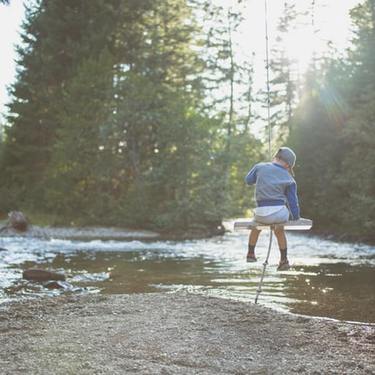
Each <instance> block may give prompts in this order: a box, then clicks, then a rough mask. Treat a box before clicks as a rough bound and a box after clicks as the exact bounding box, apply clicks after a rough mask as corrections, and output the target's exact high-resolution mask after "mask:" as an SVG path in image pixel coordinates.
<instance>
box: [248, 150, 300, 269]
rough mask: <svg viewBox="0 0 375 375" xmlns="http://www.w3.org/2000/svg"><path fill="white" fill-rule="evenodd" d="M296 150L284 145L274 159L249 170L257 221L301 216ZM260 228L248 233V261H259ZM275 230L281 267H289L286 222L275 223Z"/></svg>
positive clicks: (273, 221) (267, 222)
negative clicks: (295, 173) (295, 167)
mask: <svg viewBox="0 0 375 375" xmlns="http://www.w3.org/2000/svg"><path fill="white" fill-rule="evenodd" d="M295 163H296V154H295V153H294V152H293V150H291V149H290V148H289V147H281V148H280V149H279V150H278V151H277V153H276V155H275V157H274V159H273V160H272V162H270V163H258V164H256V165H255V166H254V167H253V168H252V169H251V170H250V172H249V173H248V174H247V176H246V178H245V181H246V183H247V184H248V185H254V184H255V200H256V203H257V207H256V209H255V217H254V219H255V221H257V222H259V223H262V224H280V223H285V222H286V221H288V220H289V219H290V220H298V219H299V218H300V210H299V205H298V197H297V184H296V181H295V180H294V178H293V176H294V173H293V167H294V165H295ZM259 233H260V230H259V229H252V230H251V232H250V235H249V245H248V253H247V257H246V259H247V261H248V262H256V261H257V259H256V257H255V252H254V249H255V246H256V243H257V241H258V237H259ZM274 233H275V236H276V238H277V242H278V245H279V249H280V263H279V266H278V268H277V270H278V271H284V270H287V269H289V261H288V255H287V241H286V236H285V232H284V228H283V226H275V227H274Z"/></svg>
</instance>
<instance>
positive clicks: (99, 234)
mask: <svg viewBox="0 0 375 375" xmlns="http://www.w3.org/2000/svg"><path fill="white" fill-rule="evenodd" d="M233 220H234V219H231V220H224V221H223V225H222V226H221V227H218V228H214V229H207V228H206V229H204V228H201V229H187V230H176V231H169V232H163V231H160V232H157V231H153V230H147V229H139V228H121V227H107V226H48V225H30V227H29V229H28V230H27V231H26V232H19V231H16V230H14V229H5V230H2V231H0V238H1V237H16V236H21V237H29V238H46V239H48V238H54V239H67V240H82V241H90V240H118V241H121V240H124V241H131V240H140V241H153V240H174V241H179V240H188V239H202V238H209V237H213V236H217V235H223V234H224V233H225V232H226V231H231V230H233V228H232V222H233ZM5 224H6V221H4V220H3V221H0V227H3V226H4V225H5ZM299 233H302V234H305V235H307V236H313V237H319V238H321V239H327V240H332V241H336V242H349V243H363V244H367V245H375V238H360V237H357V236H349V235H346V234H338V233H336V234H334V233H330V232H327V231H325V230H323V229H316V228H315V227H314V226H313V228H312V229H311V230H309V231H302V232H299Z"/></svg>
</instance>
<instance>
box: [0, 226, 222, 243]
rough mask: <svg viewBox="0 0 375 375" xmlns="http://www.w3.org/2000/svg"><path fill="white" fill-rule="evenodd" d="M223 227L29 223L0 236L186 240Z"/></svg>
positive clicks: (206, 236) (3, 232) (205, 235)
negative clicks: (164, 229)
mask: <svg viewBox="0 0 375 375" xmlns="http://www.w3.org/2000/svg"><path fill="white" fill-rule="evenodd" d="M224 232H225V230H224V228H217V229H215V230H209V229H187V230H186V231H183V230H180V231H175V232H156V231H152V230H146V229H132V228H118V227H104V226H103V227H102V226H100V227H99V226H88V227H67V226H66V227H64V226H56V227H55V226H38V225H30V227H29V229H28V230H27V231H26V232H19V231H16V230H14V229H12V228H11V229H4V230H2V231H1V232H0V237H26V238H45V239H49V238H51V239H52V238H53V239H67V240H82V241H89V240H118V241H120V240H125V241H130V240H142V241H151V240H186V239H199V238H208V237H212V236H215V235H221V234H224Z"/></svg>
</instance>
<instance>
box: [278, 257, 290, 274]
mask: <svg viewBox="0 0 375 375" xmlns="http://www.w3.org/2000/svg"><path fill="white" fill-rule="evenodd" d="M288 269H290V265H289V261H288V259H286V260H280V263H279V266H278V267H277V270H278V271H288Z"/></svg>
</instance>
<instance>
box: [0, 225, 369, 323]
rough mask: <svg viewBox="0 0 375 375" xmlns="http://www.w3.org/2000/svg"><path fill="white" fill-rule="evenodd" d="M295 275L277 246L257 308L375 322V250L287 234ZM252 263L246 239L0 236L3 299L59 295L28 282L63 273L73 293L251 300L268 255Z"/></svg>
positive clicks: (262, 250)
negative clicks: (34, 272)
mask: <svg viewBox="0 0 375 375" xmlns="http://www.w3.org/2000/svg"><path fill="white" fill-rule="evenodd" d="M288 241H289V246H288V247H289V258H290V261H291V264H292V266H293V267H292V269H291V270H290V271H287V272H277V271H276V267H277V263H278V250H277V245H276V241H274V245H273V251H272V253H271V258H270V262H269V263H270V264H269V266H268V268H267V272H266V277H265V280H264V287H263V293H262V294H261V296H260V299H259V302H260V303H262V304H265V305H267V306H271V307H273V308H277V309H283V310H288V311H291V312H295V313H301V314H307V315H314V316H325V317H331V318H337V319H345V320H351V321H362V322H375V248H374V247H371V246H366V245H360V244H348V243H337V242H334V241H329V240H322V239H319V238H317V237H307V236H305V235H303V234H300V233H292V232H289V233H288ZM267 245H268V234H267V233H264V234H262V235H261V237H260V239H259V243H258V246H257V249H256V253H257V257H258V259H259V261H258V262H257V263H250V264H248V263H246V262H245V255H246V248H247V234H246V233H234V232H229V233H227V234H226V235H225V236H222V237H216V238H211V239H205V240H195V241H183V242H174V241H154V242H142V241H129V242H125V241H100V240H96V241H87V242H84V241H70V240H42V239H25V238H0V247H2V248H5V249H6V250H3V251H0V301H3V302H4V301H8V300H10V299H19V298H25V297H27V298H29V297H34V296H38V295H41V294H58V293H61V291H50V290H48V289H46V288H44V287H43V285H41V284H37V283H30V282H26V281H25V280H22V270H23V269H27V268H30V267H35V266H37V267H39V268H51V269H54V270H59V271H63V272H65V273H66V274H67V276H68V280H67V281H69V282H70V283H71V284H72V285H73V288H72V289H71V290H70V292H74V293H79V292H83V293H84V292H87V291H89V292H102V293H140V292H155V291H175V290H189V291H192V292H196V293H204V294H208V295H214V296H220V297H224V298H234V299H239V300H243V301H253V300H254V297H255V293H256V288H257V285H258V281H259V277H260V274H261V271H262V262H263V260H264V257H265V255H266V251H267Z"/></svg>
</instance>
